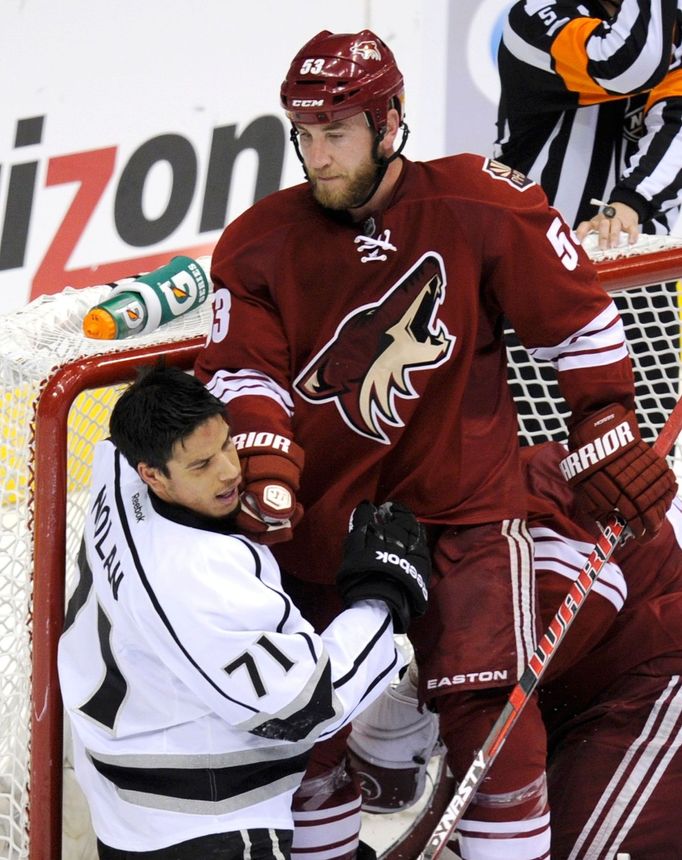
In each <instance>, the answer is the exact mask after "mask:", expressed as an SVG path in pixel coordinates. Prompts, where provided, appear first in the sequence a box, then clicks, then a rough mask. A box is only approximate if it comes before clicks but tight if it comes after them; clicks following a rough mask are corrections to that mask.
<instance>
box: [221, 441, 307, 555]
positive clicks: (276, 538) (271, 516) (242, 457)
mask: <svg viewBox="0 0 682 860" xmlns="http://www.w3.org/2000/svg"><path fill="white" fill-rule="evenodd" d="M233 438H234V444H235V447H236V449H237V452H238V454H239V461H240V463H241V467H242V491H241V496H240V498H241V510H240V511H239V513H238V514H237V520H236V521H237V525H238V526H239V527H240V528H242V529H243V530H244V531H245V532H247V533H248V534H249V536H250V537H251V538H252V539H253V540H255V541H256V542H257V543H262V544H267V545H272V544H275V543H280V542H281V541H285V540H290V538H291V537H292V534H293V529H294V526H295V525H296V524H297V523H298V522H299V520H300V519H301V517H302V516H303V507H302V506H301V505H300V504H298V503H297V501H296V492H297V491H298V484H299V478H300V474H301V469H302V468H303V459H304V458H303V450H302V449H301V448H300V447H299V446H298V445H297V444H296V443H295V442H294V441H293V440H292V439H287V438H286V436H281V435H279V434H278V433H270V432H267V431H261V432H256V431H251V432H249V433H237V434H236V435H235V436H234V437H233Z"/></svg>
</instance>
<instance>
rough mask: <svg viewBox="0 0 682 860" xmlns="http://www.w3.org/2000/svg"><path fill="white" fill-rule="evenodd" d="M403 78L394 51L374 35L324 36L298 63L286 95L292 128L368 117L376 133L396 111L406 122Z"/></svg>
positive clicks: (368, 32)
mask: <svg viewBox="0 0 682 860" xmlns="http://www.w3.org/2000/svg"><path fill="white" fill-rule="evenodd" d="M403 93H404V85H403V76H402V74H401V72H400V69H399V68H398V66H397V65H396V61H395V57H394V56H393V53H392V51H391V49H390V48H389V47H388V45H387V44H386V43H385V42H384V41H382V39H380V38H379V37H378V36H377V35H376V34H375V33H373V32H372V31H371V30H361V31H360V32H359V33H332V32H331V31H329V30H323V31H322V32H321V33H318V34H317V36H314V37H313V38H312V39H311V40H310V41H309V42H306V44H305V45H304V46H303V47H302V48H301V50H300V51H299V52H298V53H297V54H296V56H295V57H294V59H293V61H292V63H291V66H290V67H289V71H288V73H287V76H286V78H285V80H284V81H283V83H282V87H281V90H280V99H281V102H282V107H283V108H284V109H285V111H286V112H287V116H288V117H289V119H290V120H291V121H292V122H300V123H308V124H321V123H330V122H334V121H336V120H340V119H346V118H347V117H349V116H353V115H354V114H356V113H360V112H364V113H365V114H366V116H367V118H368V120H369V122H370V124H371V125H372V126H373V128H374V129H375V131H377V132H381V131H383V129H384V128H385V126H386V115H387V113H388V111H389V109H390V108H395V109H396V110H397V111H398V114H399V115H400V118H401V120H402V114H403Z"/></svg>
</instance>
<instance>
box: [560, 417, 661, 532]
mask: <svg viewBox="0 0 682 860" xmlns="http://www.w3.org/2000/svg"><path fill="white" fill-rule="evenodd" d="M568 447H569V450H570V452H571V453H570V454H569V455H568V457H566V458H565V459H563V460H562V461H561V471H562V472H563V475H564V477H565V478H566V480H567V481H568V482H569V484H571V486H573V487H576V488H577V491H578V494H579V496H580V497H581V501H582V503H583V505H584V507H585V510H586V511H587V512H588V513H589V514H590V515H591V516H593V517H594V518H595V519H596V520H598V521H603V520H605V519H606V518H607V517H608V516H609V514H611V513H612V512H613V511H614V510H618V511H620V513H621V514H622V515H623V517H624V518H625V519H626V520H627V523H628V525H629V527H630V529H631V531H632V533H633V535H634V536H635V538H636V539H637V540H638V541H639V542H640V543H645V542H646V541H648V540H650V539H651V538H652V537H654V536H655V534H656V532H657V531H658V530H659V529H660V527H661V525H662V524H663V520H664V518H665V514H666V511H667V510H668V508H669V507H670V505H671V504H672V500H673V497H674V495H675V492H676V490H677V483H676V481H675V477H674V475H673V473H672V471H671V470H670V468H669V467H668V464H667V463H666V461H665V459H664V458H663V457H659V456H658V454H656V453H655V452H654V451H653V450H652V449H651V448H650V447H649V445H647V443H646V442H644V441H643V440H642V439H641V437H640V435H639V428H638V426H637V419H636V417H635V415H634V413H633V412H630V411H628V410H626V409H625V408H624V407H623V406H621V405H619V404H614V405H612V406H607V407H606V408H605V409H602V410H601V411H600V412H596V413H595V414H594V415H591V416H590V417H589V418H587V419H585V420H584V421H582V422H581V423H580V424H578V425H577V426H576V427H575V428H574V429H573V430H572V431H571V434H570V436H569V439H568Z"/></svg>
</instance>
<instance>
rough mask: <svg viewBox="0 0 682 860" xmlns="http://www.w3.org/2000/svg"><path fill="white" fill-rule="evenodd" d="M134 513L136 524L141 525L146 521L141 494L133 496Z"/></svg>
mask: <svg viewBox="0 0 682 860" xmlns="http://www.w3.org/2000/svg"><path fill="white" fill-rule="evenodd" d="M132 501H133V513H134V514H135V522H136V523H141V522H142V520H143V519H144V512H143V511H142V503H141V502H140V494H139V493H134V494H133V499H132Z"/></svg>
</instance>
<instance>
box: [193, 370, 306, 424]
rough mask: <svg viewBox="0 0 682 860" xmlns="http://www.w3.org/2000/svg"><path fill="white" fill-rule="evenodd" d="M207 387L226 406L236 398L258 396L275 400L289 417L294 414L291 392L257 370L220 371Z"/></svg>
mask: <svg viewBox="0 0 682 860" xmlns="http://www.w3.org/2000/svg"><path fill="white" fill-rule="evenodd" d="M206 387H207V388H208V390H209V391H210V392H211V394H213V395H215V396H216V397H217V398H218V399H219V400H221V401H222V402H223V403H224V404H225V405H227V404H229V403H230V401H232V400H234V399H235V398H236V397H245V396H247V397H248V396H249V395H258V396H259V397H269V398H270V399H271V400H274V401H275V402H276V403H277V404H278V405H279V406H281V408H282V409H283V410H284V411H285V412H286V413H287V415H288V416H289V417H291V416H292V415H293V414H294V401H293V400H292V399H291V395H290V394H289V392H288V391H286V390H285V389H284V388H282V386H281V385H278V384H277V383H276V382H275V381H274V380H273V379H271V378H270V377H269V376H267V374H265V373H261V372H260V371H257V370H237V371H228V370H219V371H218V372H217V373H216V374H215V375H214V376H213V378H212V379H211V380H210V382H208V383H207V385H206Z"/></svg>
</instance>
